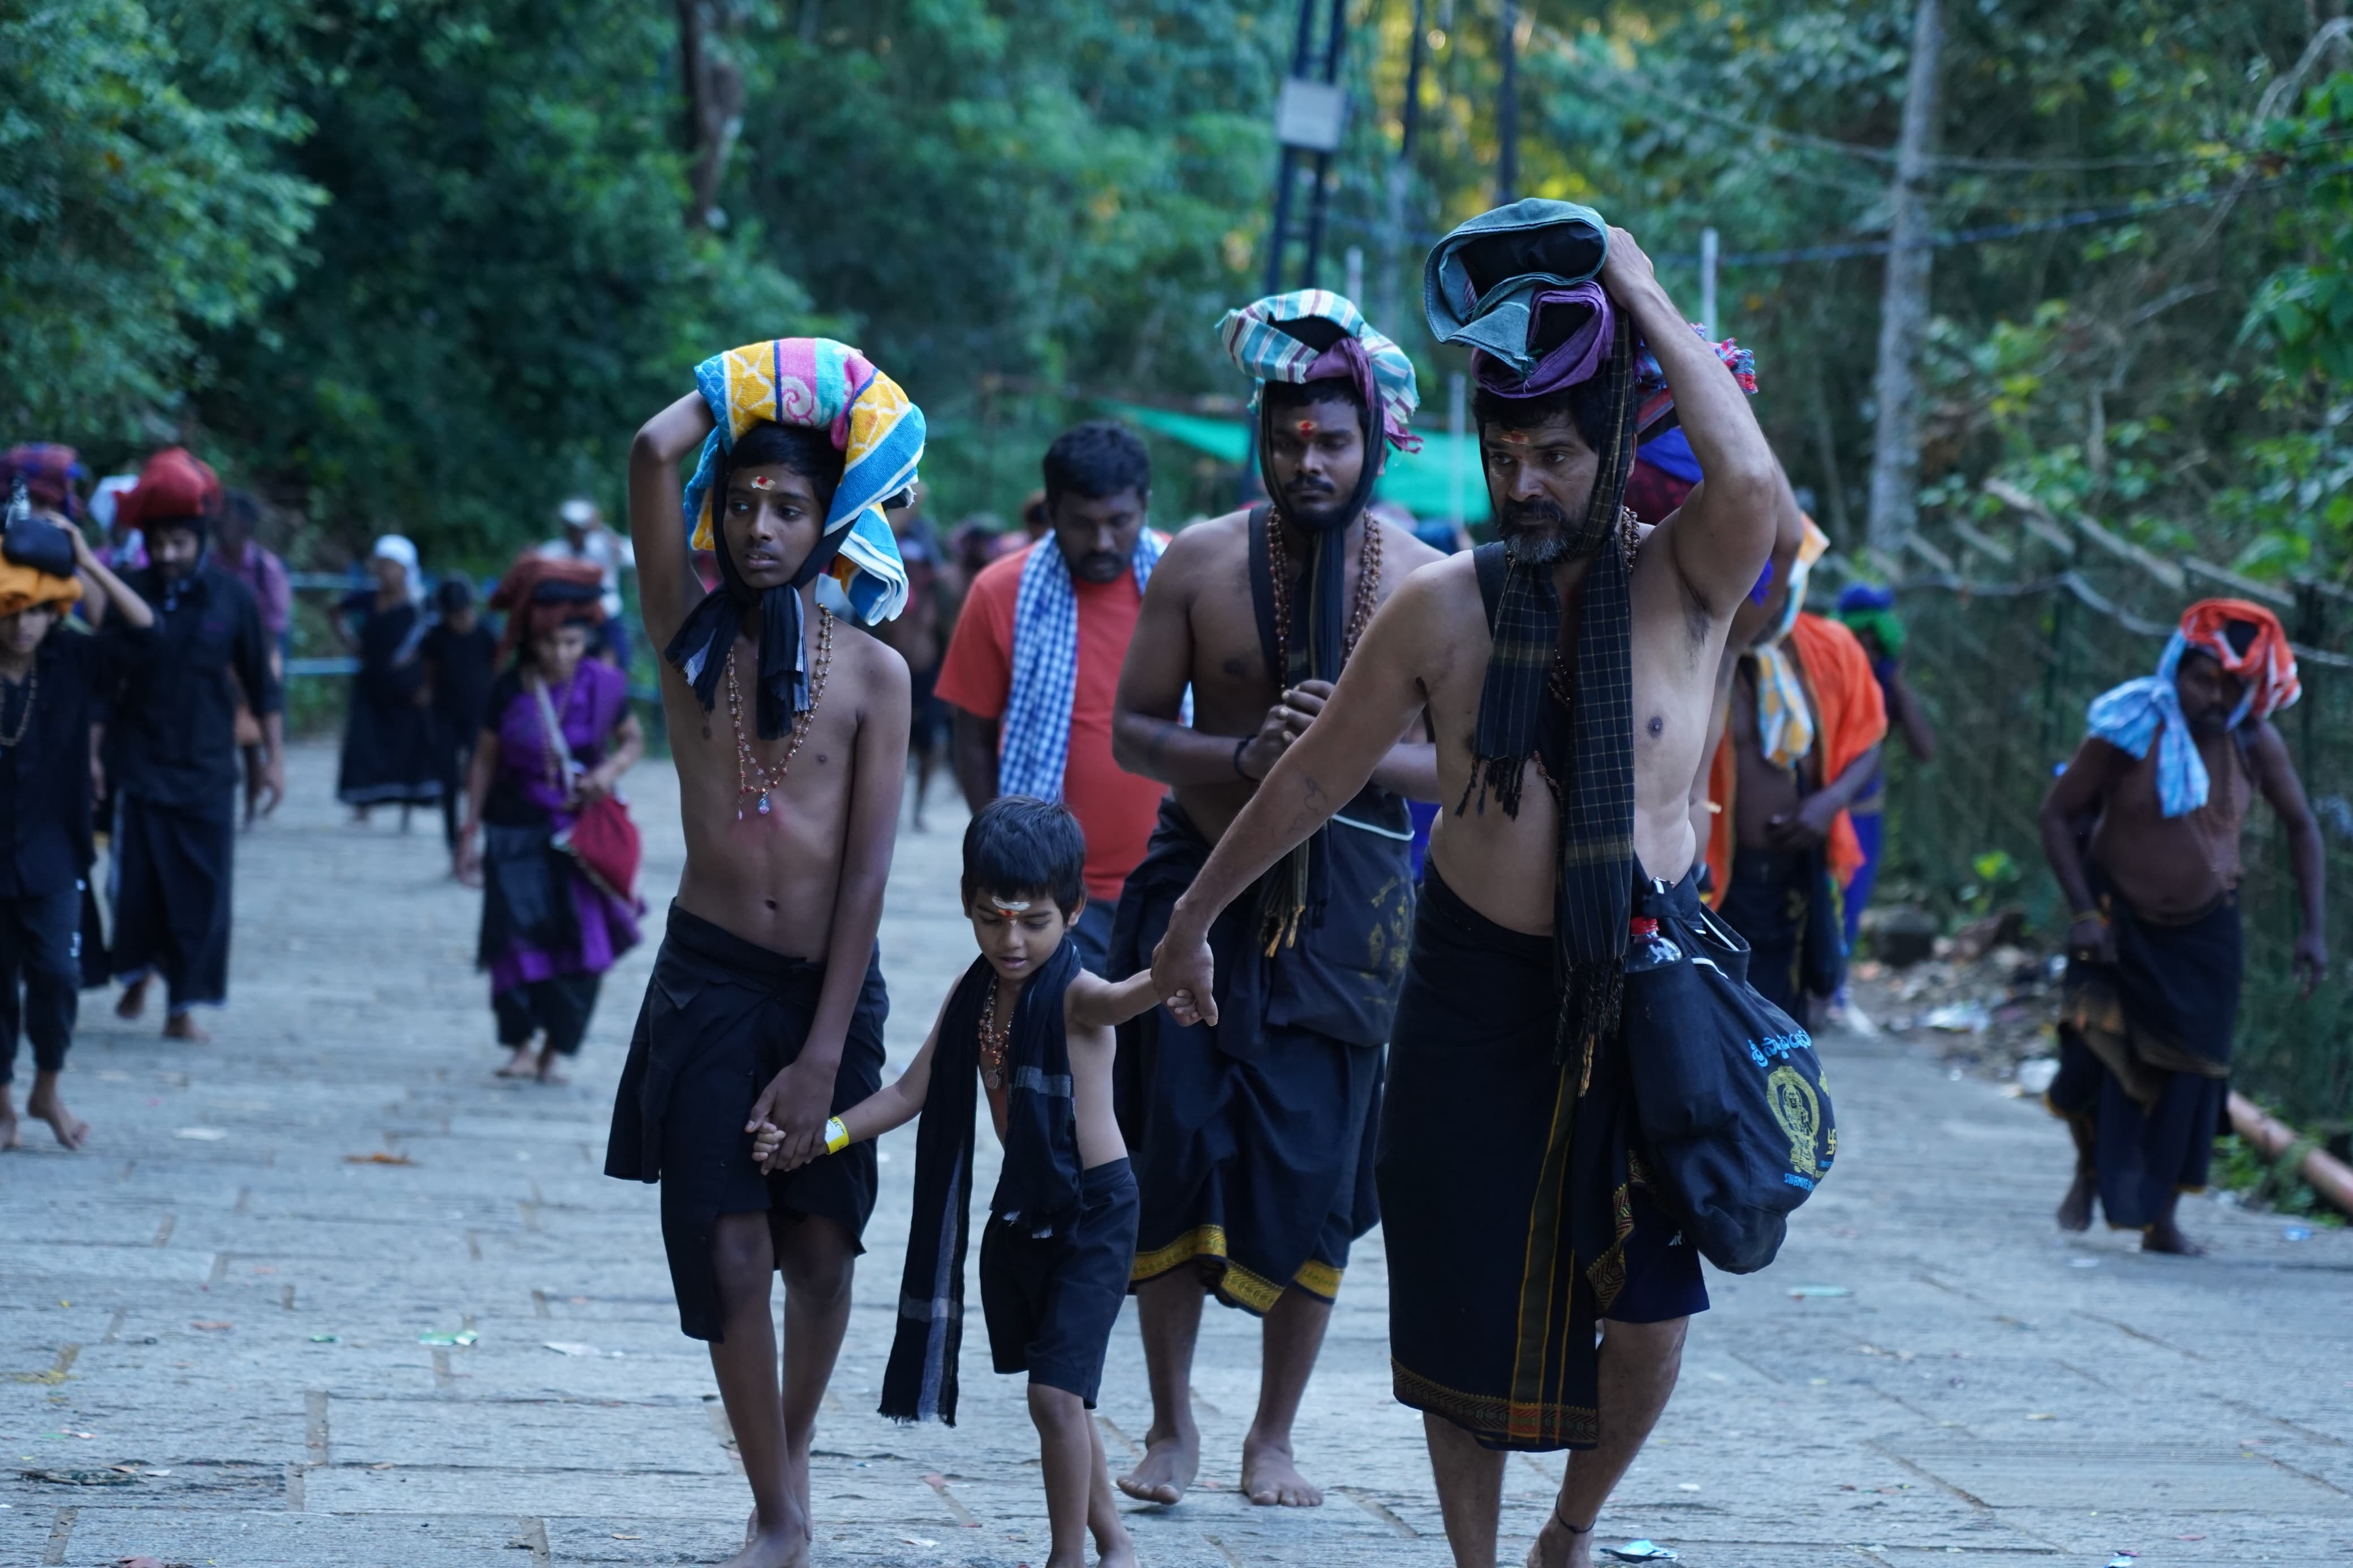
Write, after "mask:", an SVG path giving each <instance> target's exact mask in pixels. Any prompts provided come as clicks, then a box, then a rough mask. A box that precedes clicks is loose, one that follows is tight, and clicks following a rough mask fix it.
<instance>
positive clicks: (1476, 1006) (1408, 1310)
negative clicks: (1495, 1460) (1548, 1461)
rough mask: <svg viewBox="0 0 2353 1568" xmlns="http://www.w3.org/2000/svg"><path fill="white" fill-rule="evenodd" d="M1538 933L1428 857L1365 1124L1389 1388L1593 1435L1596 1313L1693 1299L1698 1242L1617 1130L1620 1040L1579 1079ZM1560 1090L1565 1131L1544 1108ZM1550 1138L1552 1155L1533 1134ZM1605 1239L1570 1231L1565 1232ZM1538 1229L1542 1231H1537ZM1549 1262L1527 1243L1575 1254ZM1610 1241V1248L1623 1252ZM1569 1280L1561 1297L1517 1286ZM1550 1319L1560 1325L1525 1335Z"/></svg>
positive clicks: (1549, 952)
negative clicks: (1569, 1126)
mask: <svg viewBox="0 0 2353 1568" xmlns="http://www.w3.org/2000/svg"><path fill="white" fill-rule="evenodd" d="M1560 1008H1561V987H1560V984H1559V982H1558V981H1557V980H1556V978H1555V974H1554V957H1553V939H1552V938H1551V937H1549V936H1532V935H1529V934H1526V933H1525V932H1521V931H1508V930H1506V929H1504V927H1502V926H1499V925H1497V924H1496V923H1495V922H1494V921H1491V920H1489V919H1487V918H1486V917H1485V916H1484V915H1482V914H1480V913H1479V912H1478V911H1477V910H1473V909H1472V908H1471V906H1470V905H1468V904H1466V903H1464V902H1463V901H1462V900H1461V898H1460V897H1458V896H1457V895H1456V894H1455V893H1454V891H1453V890H1452V889H1450V888H1449V887H1447V885H1446V884H1445V882H1444V881H1443V880H1442V879H1440V876H1439V874H1438V870H1437V868H1436V867H1434V866H1433V867H1430V868H1429V870H1428V872H1427V874H1426V875H1425V877H1424V879H1423V882H1422V900H1421V910H1420V913H1419V917H1418V919H1417V920H1416V922H1415V926H1414V933H1413V955H1412V959H1411V961H1410V963H1409V964H1408V966H1407V970H1406V981H1405V990H1404V994H1402V995H1401V996H1400V997H1399V998H1398V1014H1397V1028H1396V1031H1395V1034H1394V1037H1392V1039H1391V1041H1390V1043H1389V1078H1388V1094H1387V1099H1386V1101H1385V1106H1386V1109H1385V1110H1384V1114H1383V1121H1382V1124H1381V1136H1380V1152H1379V1165H1378V1170H1379V1182H1380V1199H1381V1215H1382V1224H1383V1227H1384V1229H1383V1235H1384V1237H1386V1240H1387V1243H1388V1269H1389V1352H1390V1363H1391V1372H1392V1375H1393V1378H1394V1382H1395V1388H1396V1393H1397V1397H1398V1401H1399V1403H1401V1404H1405V1405H1411V1406H1413V1407H1414V1408H1415V1409H1417V1410H1424V1411H1427V1412H1429V1413H1430V1414H1431V1415H1439V1416H1442V1417H1444V1418H1445V1419H1446V1420H1448V1421H1451V1422H1452V1423H1453V1424H1454V1425H1455V1426H1460V1427H1461V1428H1462V1429H1463V1430H1465V1431H1467V1432H1469V1433H1470V1434H1471V1435H1472V1436H1473V1437H1475V1438H1476V1439H1478V1441H1479V1442H1480V1443H1481V1444H1482V1445H1483V1446H1485V1447H1491V1448H1516V1449H1533V1450H1539V1451H1541V1450H1546V1449H1553V1448H1562V1447H1572V1448H1586V1447H1592V1446H1593V1445H1594V1443H1595V1441H1596V1440H1597V1437H1598V1435H1599V1415H1598V1408H1599V1399H1598V1390H1597V1387H1596V1385H1595V1380H1594V1372H1593V1358H1592V1338H1591V1333H1592V1328H1591V1325H1592V1322H1593V1321H1595V1320H1597V1319H1601V1318H1608V1319H1613V1320H1616V1321H1620V1322H1633V1323H1642V1322H1662V1321H1668V1320H1670V1319H1673V1318H1681V1317H1688V1316H1690V1315H1691V1314H1692V1313H1694V1312H1701V1311H1704V1310H1707V1288H1706V1286H1705V1284H1704V1282H1703V1280H1702V1279H1701V1276H1700V1265H1699V1254H1698V1250H1697V1248H1695V1247H1693V1246H1691V1245H1690V1244H1689V1243H1688V1242H1687V1241H1685V1239H1684V1238H1683V1234H1682V1231H1681V1228H1680V1226H1678V1224H1677V1223H1676V1222H1675V1221H1674V1220H1673V1219H1672V1217H1670V1216H1669V1215H1666V1214H1665V1213H1664V1212H1662V1210H1661V1209H1659V1208H1658V1207H1657V1206H1655V1205H1653V1203H1652V1202H1651V1196H1650V1194H1649V1191H1648V1185H1647V1181H1646V1178H1645V1177H1644V1175H1643V1173H1642V1172H1641V1163H1640V1159H1639V1156H1638V1155H1636V1154H1635V1153H1634V1152H1632V1151H1631V1149H1630V1141H1631V1137H1632V1134H1631V1131H1630V1129H1631V1125H1632V1122H1633V1120H1634V1108H1633V1103H1632V1099H1631V1096H1630V1094H1629V1093H1628V1092H1627V1091H1626V1089H1625V1088H1624V1078H1623V1073H1622V1056H1623V1051H1624V1049H1626V1048H1635V1047H1633V1045H1632V1043H1630V1042H1620V1049H1619V1050H1617V1051H1616V1052H1609V1053H1602V1054H1599V1055H1598V1056H1597V1058H1596V1060H1595V1063H1594V1068H1593V1077H1592V1079H1591V1083H1590V1086H1589V1089H1588V1092H1587V1093H1586V1094H1585V1095H1584V1096H1582V1097H1581V1099H1580V1098H1577V1097H1576V1096H1574V1095H1573V1094H1572V1093H1570V1092H1569V1089H1568V1088H1566V1087H1565V1086H1564V1079H1565V1077H1566V1076H1567V1069H1566V1068H1564V1066H1563V1064H1562V1062H1561V1060H1560V1058H1559V1057H1558V1055H1557V1054H1556V1051H1555V1049H1554V1040H1555V1037H1556V1028H1557V1025H1558V1021H1559V1016H1560ZM1571 1100H1576V1106H1575V1110H1574V1114H1575V1116H1576V1118H1577V1125H1576V1130H1575V1134H1574V1136H1573V1137H1571V1138H1568V1139H1566V1140H1556V1138H1555V1131H1556V1129H1555V1121H1556V1117H1557V1116H1560V1115H1563V1114H1566V1113H1567V1112H1566V1111H1565V1110H1564V1107H1565V1106H1567V1105H1568V1103H1569V1102H1570V1101H1571ZM1556 1147H1560V1148H1565V1151H1566V1154H1567V1160H1566V1163H1564V1164H1563V1165H1561V1166H1560V1167H1559V1168H1554V1167H1552V1166H1551V1165H1549V1164H1548V1163H1547V1155H1548V1152H1551V1151H1553V1150H1554V1149H1556ZM1596 1235H1598V1236H1599V1237H1601V1238H1603V1239H1604V1240H1605V1241H1607V1242H1608V1243H1609V1246H1608V1247H1594V1248H1593V1249H1592V1250H1590V1251H1578V1250H1577V1245H1578V1238H1579V1237H1591V1236H1596ZM1539 1243H1541V1245H1538V1244H1539ZM1571 1253H1574V1254H1575V1255H1574V1256H1573V1257H1570V1258H1568V1260H1567V1265H1566V1266H1565V1267H1562V1268H1558V1269H1551V1268H1546V1269H1543V1270H1541V1271H1539V1270H1537V1269H1535V1268H1533V1267H1532V1264H1531V1259H1533V1258H1537V1257H1539V1256H1552V1255H1555V1254H1571ZM1621 1260H1622V1268H1620V1262H1621ZM1562 1278H1567V1279H1570V1280H1572V1281H1573V1283H1571V1284H1570V1285H1569V1287H1568V1289H1567V1293H1568V1294H1569V1295H1571V1296H1572V1297H1573V1298H1574V1300H1573V1302H1572V1303H1570V1304H1567V1305H1564V1304H1562V1303H1559V1302H1556V1301H1536V1302H1531V1300H1530V1292H1531V1289H1538V1290H1546V1291H1548V1290H1552V1289H1555V1286H1556V1282H1557V1280H1558V1279H1562ZM1546 1321H1555V1323H1556V1329H1555V1331H1553V1333H1552V1336H1551V1337H1552V1338H1554V1339H1555V1340H1558V1339H1559V1338H1560V1335H1559V1333H1558V1331H1557V1325H1558V1324H1566V1325H1567V1329H1568V1338H1570V1339H1572V1340H1573V1339H1574V1338H1575V1336H1576V1334H1577V1333H1578V1332H1580V1331H1581V1332H1582V1333H1583V1334H1584V1336H1585V1340H1584V1344H1583V1347H1582V1353H1578V1347H1577V1346H1576V1345H1575V1344H1566V1345H1564V1344H1561V1343H1555V1344H1552V1345H1550V1346H1546V1345H1544V1344H1541V1343H1538V1342H1537V1341H1541V1340H1542V1339H1544V1338H1545V1337H1546V1331H1545V1330H1543V1329H1542V1328H1541V1327H1540V1326H1539V1325H1541V1324H1542V1323H1544V1322H1546Z"/></svg>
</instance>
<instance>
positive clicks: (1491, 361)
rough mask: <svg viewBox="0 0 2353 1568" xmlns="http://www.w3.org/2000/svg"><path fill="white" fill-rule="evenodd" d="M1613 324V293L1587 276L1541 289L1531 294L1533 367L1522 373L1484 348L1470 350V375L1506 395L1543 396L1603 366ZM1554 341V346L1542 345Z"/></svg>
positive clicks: (1530, 346)
mask: <svg viewBox="0 0 2353 1568" xmlns="http://www.w3.org/2000/svg"><path fill="white" fill-rule="evenodd" d="M1614 323H1615V317H1614V316H1613V314H1612V311H1611V306H1610V303H1609V294H1608V293H1607V292H1605V291H1604V290H1603V289H1602V287H1601V285H1600V284H1599V282H1596V281H1592V280H1588V281H1586V282H1583V283H1572V284H1568V285H1567V286H1565V287H1564V286H1556V287H1549V288H1543V289H1537V290H1536V291H1535V293H1534V294H1532V295H1530V296H1529V298H1528V353H1529V354H1530V355H1531V356H1532V357H1533V358H1534V359H1535V368H1534V369H1532V370H1530V371H1529V372H1528V374H1526V375H1525V377H1523V376H1521V375H1520V374H1518V373H1517V372H1515V371H1514V370H1513V369H1512V367H1511V365H1510V364H1509V363H1506V362H1504V361H1503V360H1501V359H1498V358H1496V357H1495V356H1494V355H1493V354H1491V353H1488V352H1487V351H1486V350H1484V349H1473V350H1472V352H1471V374H1472V375H1474V376H1476V377H1478V379H1479V384H1480V385H1482V386H1483V387H1485V388H1486V389H1487V390H1488V391H1490V392H1493V393H1495V394H1497V395H1500V396H1504V397H1542V396H1543V395H1546V393H1551V392H1558V391H1559V390H1560V389H1561V388H1563V387H1565V386H1575V385H1576V384H1578V383H1579V382H1583V381H1589V380H1591V379H1592V378H1593V376H1594V374H1595V373H1597V372H1598V371H1599V370H1600V368H1601V356H1602V354H1603V353H1605V352H1606V351H1607V350H1608V348H1609V342H1610V330H1611V327H1612V326H1613V325H1614ZM1548 341H1549V342H1552V344H1553V346H1552V347H1550V348H1544V347H1542V346H1541V345H1543V344H1544V343H1546V342H1548Z"/></svg>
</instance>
